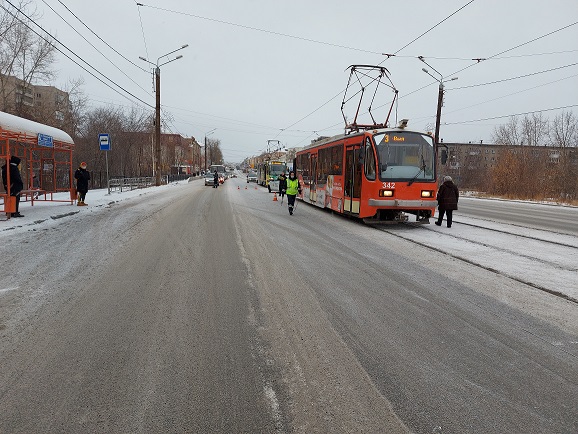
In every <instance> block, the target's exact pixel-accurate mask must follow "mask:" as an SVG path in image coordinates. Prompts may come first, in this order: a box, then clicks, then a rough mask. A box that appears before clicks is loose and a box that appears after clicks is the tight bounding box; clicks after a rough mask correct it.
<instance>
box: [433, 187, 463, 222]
mask: <svg viewBox="0 0 578 434" xmlns="http://www.w3.org/2000/svg"><path fill="white" fill-rule="evenodd" d="M459 195H460V194H459V192H458V187H456V185H455V184H454V182H453V180H452V177H451V176H446V177H444V183H443V184H442V185H441V186H440V188H439V190H438V194H437V198H436V199H437V201H438V209H439V215H438V219H437V221H436V222H435V224H436V225H438V226H441V225H442V220H443V219H444V214H447V221H448V228H451V227H452V214H453V211H454V210H457V209H458V198H459Z"/></svg>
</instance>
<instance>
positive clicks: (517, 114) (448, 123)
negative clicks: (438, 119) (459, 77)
mask: <svg viewBox="0 0 578 434" xmlns="http://www.w3.org/2000/svg"><path fill="white" fill-rule="evenodd" d="M573 107H578V104H572V105H567V106H563V107H554V108H549V109H541V110H534V111H530V112H522V113H515V114H510V115H503V116H494V117H490V118H482V119H473V120H470V121H461V122H444V125H460V124H470V123H474V122H482V121H491V120H495V119H503V118H511V117H512V116H522V115H530V114H533V113H541V112H550V111H554V110H564V109H567V108H573Z"/></svg>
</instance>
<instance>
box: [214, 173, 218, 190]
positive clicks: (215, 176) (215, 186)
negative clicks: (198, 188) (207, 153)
mask: <svg viewBox="0 0 578 434" xmlns="http://www.w3.org/2000/svg"><path fill="white" fill-rule="evenodd" d="M217 187H219V173H218V172H217V171H216V170H215V175H214V176H213V188H217Z"/></svg>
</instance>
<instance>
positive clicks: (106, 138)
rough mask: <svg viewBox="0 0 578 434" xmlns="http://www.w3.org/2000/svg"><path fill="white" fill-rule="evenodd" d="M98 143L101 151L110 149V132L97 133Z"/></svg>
mask: <svg viewBox="0 0 578 434" xmlns="http://www.w3.org/2000/svg"><path fill="white" fill-rule="evenodd" d="M98 143H100V150H101V151H110V134H99V135H98Z"/></svg>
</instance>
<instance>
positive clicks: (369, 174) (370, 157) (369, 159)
mask: <svg viewBox="0 0 578 434" xmlns="http://www.w3.org/2000/svg"><path fill="white" fill-rule="evenodd" d="M365 177H366V178H367V179H368V180H370V181H375V155H374V154H373V146H371V140H370V139H369V137H368V138H367V140H366V142H365Z"/></svg>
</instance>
